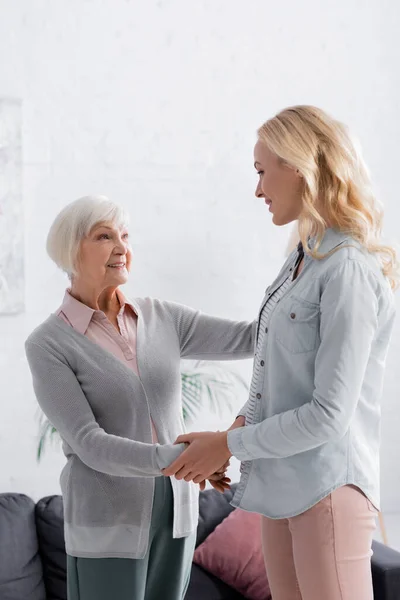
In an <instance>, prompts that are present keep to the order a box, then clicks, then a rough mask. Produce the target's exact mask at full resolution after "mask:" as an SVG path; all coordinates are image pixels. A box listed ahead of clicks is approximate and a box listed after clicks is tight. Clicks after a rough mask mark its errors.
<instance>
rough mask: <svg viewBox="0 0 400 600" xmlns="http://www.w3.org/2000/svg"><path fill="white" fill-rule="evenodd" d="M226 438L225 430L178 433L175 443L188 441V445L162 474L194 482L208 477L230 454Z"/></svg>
mask: <svg viewBox="0 0 400 600" xmlns="http://www.w3.org/2000/svg"><path fill="white" fill-rule="evenodd" d="M227 440H228V432H227V431H221V432H220V431H218V432H212V431H205V432H199V433H188V434H184V435H180V436H179V437H178V438H177V440H176V442H175V443H176V444H181V443H188V444H189V447H188V448H186V450H185V451H184V452H182V454H181V455H180V456H179V457H178V458H177V459H176V460H175V461H174V462H173V463H172V464H171V465H170V466H169V467H167V468H166V469H163V471H162V473H163V475H165V476H167V477H171V476H172V475H175V477H176V479H184V480H185V481H194V482H195V483H200V482H202V481H204V480H205V479H208V478H209V477H210V475H212V474H213V473H216V472H217V471H219V470H220V467H221V466H222V465H223V464H224V463H225V462H226V461H227V460H229V458H230V457H231V456H232V454H231V452H230V450H229V448H228V441H227Z"/></svg>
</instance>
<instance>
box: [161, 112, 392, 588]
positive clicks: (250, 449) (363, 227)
mask: <svg viewBox="0 0 400 600" xmlns="http://www.w3.org/2000/svg"><path fill="white" fill-rule="evenodd" d="M254 156H255V168H256V170H257V172H258V176H259V181H258V184H257V189H256V196H257V198H260V199H261V200H263V201H264V202H265V204H266V206H267V207H268V209H269V212H270V213H271V214H272V220H273V223H274V224H275V225H277V226H280V225H285V224H287V223H291V222H293V221H296V220H298V222H299V233H300V238H301V243H300V244H299V246H298V247H297V248H296V249H295V250H294V251H293V252H292V253H291V254H290V256H289V258H288V260H287V261H286V262H285V264H284V265H283V268H282V270H281V272H280V273H279V275H278V277H277V278H276V279H275V281H274V282H273V283H272V285H270V286H269V287H268V289H267V290H266V293H265V297H264V299H263V301H262V304H261V309H260V313H259V320H258V329H257V346H256V356H255V360H254V371H253V380H252V385H251V392H250V398H249V400H248V402H247V403H246V405H245V406H244V407H243V409H242V411H240V416H239V417H238V418H237V420H236V421H235V424H234V426H235V429H234V430H233V431H227V432H218V433H211V432H206V433H197V434H196V433H194V434H190V435H184V436H180V437H178V439H177V442H180V443H181V442H189V443H190V446H189V448H188V449H187V450H186V451H185V452H184V453H183V454H182V455H181V456H180V457H179V458H178V459H177V460H176V461H175V462H174V464H172V465H171V466H170V468H168V469H166V470H165V471H164V474H166V475H172V474H176V478H177V479H178V480H180V479H185V480H186V481H190V480H194V481H195V482H196V481H201V480H202V479H204V477H207V475H209V474H210V473H212V472H214V471H215V470H216V469H218V467H219V466H220V465H222V464H223V463H224V462H225V461H226V460H227V459H228V458H229V457H230V456H232V455H233V456H236V457H237V458H238V459H239V460H240V461H242V467H241V480H240V483H239V486H238V489H237V491H236V493H235V496H234V498H233V501H232V504H233V505H234V506H236V507H240V508H242V509H244V510H248V511H252V512H257V513H260V514H261V515H262V538H263V549H264V556H265V563H266V569H267V574H268V578H269V582H270V586H271V591H272V597H273V600H322V599H323V600H372V598H373V591H372V581H371V567H370V556H371V543H372V534H373V530H374V528H375V517H376V514H377V509H379V502H380V499H379V436H380V434H379V431H380V411H381V407H380V400H381V392H382V383H383V376H384V366H385V359H386V354H387V350H388V346H389V340H390V335H391V331H392V326H393V321H394V317H395V308H394V298H393V289H394V288H395V286H396V283H397V273H396V269H397V261H396V255H395V251H394V250H393V249H392V248H390V247H388V246H385V245H383V244H382V242H381V237H380V236H381V227H382V211H381V209H380V207H379V206H378V204H377V202H376V200H375V198H374V196H373V195H372V192H371V189H370V182H369V178H368V175H367V171H366V168H365V166H364V163H363V160H362V158H361V155H360V153H359V150H358V148H357V147H356V146H355V145H354V143H353V141H352V139H351V137H350V135H349V133H348V131H347V129H346V127H344V126H343V125H342V124H341V123H339V122H338V121H336V120H334V119H333V118H331V117H330V116H328V115H327V114H326V113H325V112H323V111H322V110H319V109H317V108H314V107H311V106H297V107H293V108H289V109H286V110H283V111H282V112H281V113H279V114H278V115H277V116H275V117H274V118H272V119H270V120H269V121H267V122H266V123H265V124H264V125H263V126H262V127H260V129H259V131H258V141H257V143H256V146H255V151H254Z"/></svg>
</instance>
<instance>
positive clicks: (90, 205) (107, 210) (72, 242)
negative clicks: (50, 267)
mask: <svg viewBox="0 0 400 600" xmlns="http://www.w3.org/2000/svg"><path fill="white" fill-rule="evenodd" d="M100 223H112V224H113V225H116V226H117V227H125V226H127V225H128V223H129V217H128V214H127V213H126V212H125V210H124V209H123V208H122V207H121V206H119V205H118V204H115V203H114V202H111V200H109V199H108V198H107V197H106V196H84V197H83V198H79V199H78V200H75V201H74V202H71V203H70V204H68V205H67V206H66V207H65V208H63V209H62V211H61V212H60V213H59V214H58V215H57V217H56V218H55V220H54V222H53V224H52V226H51V227H50V231H49V234H48V236H47V243H46V249H47V253H48V255H49V256H50V258H51V259H52V260H53V261H54V262H55V263H56V265H57V266H58V267H59V268H60V269H62V270H63V271H65V272H66V273H67V275H68V276H69V278H71V277H72V276H73V275H75V274H76V259H77V256H78V252H79V247H80V244H81V241H82V240H83V239H84V238H85V237H86V236H87V235H88V234H89V233H90V232H91V230H92V229H93V227H95V226H96V225H98V224H100Z"/></svg>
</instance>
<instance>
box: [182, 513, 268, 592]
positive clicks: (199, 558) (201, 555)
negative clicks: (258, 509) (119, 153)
mask: <svg viewBox="0 0 400 600" xmlns="http://www.w3.org/2000/svg"><path fill="white" fill-rule="evenodd" d="M193 561H194V562H195V563H196V564H197V565H200V566H201V567H203V568H204V569H205V570H206V571H208V572H209V573H212V574H213V575H215V576H216V577H218V579H221V580H222V581H224V582H225V583H226V584H228V585H229V586H231V587H232V588H234V589H235V590H237V591H238V592H240V593H241V594H242V595H243V596H244V597H245V598H248V599H249V600H269V599H270V598H271V592H270V589H269V585H268V580H267V575H266V572H265V565H264V557H263V551H262V545H261V517H260V515H258V514H256V513H250V512H245V511H244V510H240V509H237V510H234V511H233V512H232V513H231V514H230V515H229V516H228V517H227V518H226V519H224V520H223V521H222V523H220V524H219V525H218V526H217V527H216V529H215V530H214V531H213V532H212V533H211V534H210V535H209V537H208V538H207V539H206V540H205V541H204V542H203V543H202V544H201V545H200V546H199V547H198V548H196V551H195V553H194V559H193Z"/></svg>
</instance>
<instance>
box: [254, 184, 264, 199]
mask: <svg viewBox="0 0 400 600" xmlns="http://www.w3.org/2000/svg"><path fill="white" fill-rule="evenodd" d="M255 194H256V198H264V192H263V191H262V189H261V183H260V182H258V184H257V187H256V192H255Z"/></svg>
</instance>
